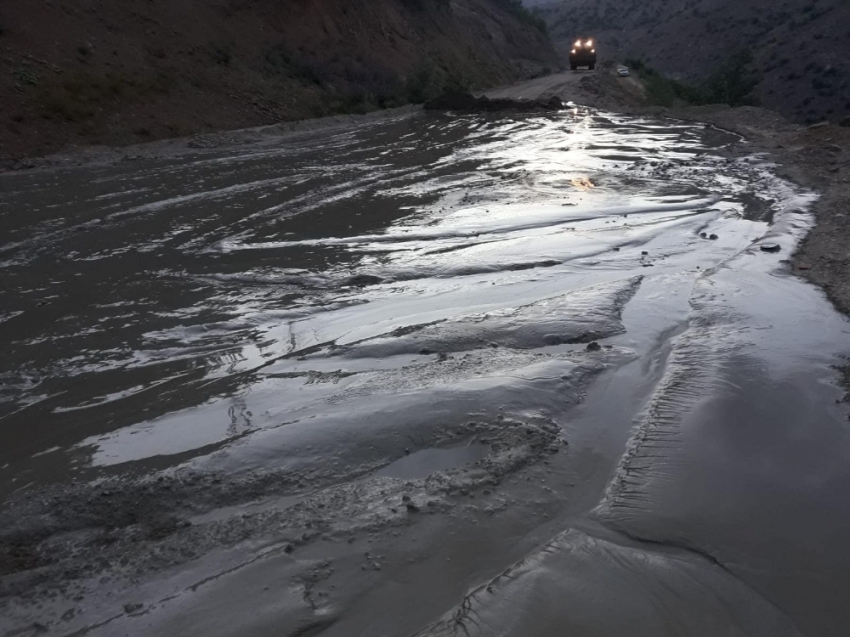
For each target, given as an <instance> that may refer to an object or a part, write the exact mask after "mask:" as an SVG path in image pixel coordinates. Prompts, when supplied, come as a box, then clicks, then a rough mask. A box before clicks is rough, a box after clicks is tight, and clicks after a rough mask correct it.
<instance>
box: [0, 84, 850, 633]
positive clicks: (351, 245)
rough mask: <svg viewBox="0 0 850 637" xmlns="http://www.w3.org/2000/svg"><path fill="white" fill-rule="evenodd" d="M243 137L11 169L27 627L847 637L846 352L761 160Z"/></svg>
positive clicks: (18, 521)
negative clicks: (801, 273)
mask: <svg viewBox="0 0 850 637" xmlns="http://www.w3.org/2000/svg"><path fill="white" fill-rule="evenodd" d="M585 78H591V79H589V80H586V79H585ZM555 81H556V82H561V83H563V86H573V84H571V83H574V82H579V83H582V82H583V83H584V87H583V88H581V90H583V91H588V93H592V91H589V90H588V86H590V87H593V86H598V84H595V80H593V79H592V76H589V75H582V74H578V75H575V76H569V77H566V78H565V77H561V78H555ZM538 84H540V83H539V82H538ZM544 88H546V87H545V86H544ZM551 88H552V87H551V85H550V86H549V87H548V89H551ZM573 88H575V87H573ZM515 90H517V91H519V92H520V93H522V95H523V96H527V97H530V96H529V95H527V94H528V93H529V90H528V87H527V86H526V87H517V88H516V89H515ZM509 96H510V95H508V97H509ZM564 97H565V98H566V99H572V100H574V101H578V100H576V99H575V96H574V95H572V96H571V95H565V96H564ZM717 113H719V114H712V112H709V111H706V112H704V113H703V114H702V116H703V117H704V118H705V119H707V118H709V117H718V118H720V117H727V118H730V119H729V120H728V121H731V118H732V116H731V115H730V114H729V113H724V112H721V111H718V112H717ZM754 113H755V111H738V112H737V113H736V114H735V115H734V117H735V118H738V121H739V122H741V125H742V126H743V125H744V124H746V123H747V121H748V120H747V119H746V118H747V117H750V116H753V117H755V115H754ZM683 115H685V114H683ZM758 121H760V120H758ZM717 123H718V125H719V126H722V127H723V128H727V129H732V128H734V126H732V125H730V124H728V123H727V124H726V125H724V124H723V123H722V122H721V121H720V120H719V119H718V120H717ZM782 126H783V125H782V124H781V122H778V123H777V125H776V129H777V131H778V132H777V133H776V134H777V135H788V136H789V137H787V139H793V137H791V136H792V135H795V134H796V135H803V136H804V137H803V138H801V139H809V138H808V137H805V136H806V135H811V134H820V133H818V132H817V131H808V132H804V133H801V132H800V131H795V130H794V129H791V128H789V129H788V130H785V129H783V128H782ZM740 130H742V132H743V129H740ZM245 135H246V137H244V138H236V139H249V140H252V141H248V142H245V143H239V142H238V141H237V142H236V143H230V141H234V140H233V138H227V137H219V138H216V139H214V140H211V143H210V144H208V145H200V146H198V147H194V148H193V147H191V146H185V147H181V148H178V149H176V150H175V149H171V150H168V152H159V151H157V152H151V153H149V154H147V155H144V154H142V153H140V155H141V156H140V157H139V158H137V159H135V160H134V161H132V162H129V161H117V162H109V161H99V162H92V163H88V164H87V165H83V166H54V167H52V168H49V169H45V170H36V171H23V172H18V173H7V174H4V175H0V180H2V186H3V190H4V192H5V193H9V194H8V196H7V197H6V198H5V199H4V201H3V202H2V206H3V208H2V209H0V212H2V217H0V218H2V222H3V224H4V225H3V236H4V238H5V239H4V241H5V242H4V243H3V245H2V246H0V255H2V260H3V261H2V265H3V270H4V286H3V288H2V289H0V294H2V308H3V314H2V316H0V320H2V322H0V329H2V330H3V338H4V342H6V343H7V344H8V347H7V350H8V353H7V356H6V358H5V359H4V360H3V362H2V367H0V374H2V378H3V380H4V383H3V393H2V395H0V399H2V402H0V407H2V412H0V418H2V420H0V423H2V427H0V476H2V483H0V484H2V489H3V490H2V493H3V496H4V505H3V508H2V511H0V573H2V588H0V596H1V597H0V604H2V607H0V626H2V629H3V632H4V634H8V635H26V634H38V633H47V634H56V635H70V634H81V633H83V634H93V635H124V634H134V635H145V634H150V635H162V634H185V635H193V634H198V635H201V634H202V635H204V636H205V637H208V636H210V635H233V634H239V635H272V634H274V635H280V634H284V635H327V636H333V635H340V636H346V637H348V636H350V635H370V636H372V635H387V636H389V635H405V634H410V635H412V634H422V635H447V634H448V635H455V634H458V635H459V634H481V635H493V634H497V635H505V636H507V635H511V636H515V637H520V636H523V637H525V636H527V635H549V634H562V633H563V632H570V631H573V632H578V633H582V634H600V635H609V634H632V635H647V636H650V635H651V636H652V637H658V636H659V635H671V636H672V635H679V634H682V633H683V632H684V633H687V634H691V635H705V636H706V637H708V636H711V637H714V636H715V635H717V634H722V633H727V632H734V631H737V632H739V633H742V634H748V635H765V636H767V635H770V636H771V637H775V636H776V635H800V634H818V635H830V634H835V635H842V634H845V633H846V631H847V627H848V626H850V616H848V610H847V609H846V608H845V606H846V605H845V603H844V599H845V598H846V592H847V591H846V581H845V580H846V572H847V570H848V568H850V551H848V549H847V547H846V541H845V538H846V536H847V533H848V532H850V517H848V513H847V512H848V511H850V507H848V506H847V504H848V503H847V497H848V496H847V494H848V493H850V488H848V487H850V470H848V467H850V446H848V443H847V441H846V439H845V438H846V436H845V435H844V431H845V428H846V415H847V414H846V412H847V407H846V405H844V404H843V403H840V402H837V401H839V399H840V398H841V397H842V396H843V391H842V390H841V389H840V388H839V387H838V385H837V383H836V375H835V372H834V369H833V367H834V366H835V365H837V364H840V362H841V360H842V356H843V355H846V354H848V353H850V334H848V326H847V321H846V319H845V318H844V317H843V316H841V315H839V314H838V313H836V312H835V311H834V310H833V309H832V307H831V305H830V304H829V302H828V300H827V299H826V298H825V297H824V295H823V294H822V293H821V292H820V291H819V290H818V289H816V288H815V287H813V286H811V285H808V284H806V283H805V282H804V281H803V280H802V279H800V278H798V277H797V276H795V273H794V271H793V270H791V269H790V267H789V264H788V263H787V262H786V261H787V259H788V258H789V257H790V255H791V254H792V253H793V251H794V250H795V248H796V245H797V244H798V242H799V240H800V239H801V237H803V236H804V235H805V233H806V231H807V230H808V229H809V228H810V226H811V224H812V216H811V213H810V210H811V209H812V206H814V205H817V202H818V201H820V202H822V201H823V198H821V199H820V200H817V198H816V194H815V193H814V192H812V191H810V190H808V189H806V188H804V187H801V186H800V185H798V184H795V183H793V182H792V181H789V180H788V179H785V178H783V177H782V176H781V175H779V174H778V173H777V168H776V167H775V166H774V165H772V164H771V163H770V158H769V157H766V156H763V155H761V154H760V153H761V152H762V151H763V150H764V149H765V148H766V146H763V145H757V144H760V143H761V142H759V141H758V139H757V138H756V137H755V136H753V135H751V138H752V139H754V140H756V141H755V142H742V140H741V139H740V138H739V137H738V136H737V135H735V134H732V133H728V132H724V131H722V130H719V129H717V128H715V127H712V126H706V125H704V124H689V123H685V122H683V121H681V120H670V119H664V113H655V114H650V113H648V112H646V111H644V112H641V113H638V114H631V115H627V114H616V113H612V112H609V111H605V110H596V109H593V108H584V107H575V108H571V109H569V110H566V111H563V112H560V113H546V114H540V113H536V114H522V113H511V114H489V115H480V114H467V115H464V116H461V117H456V116H447V115H442V114H412V115H411V114H407V115H404V116H399V117H396V118H393V119H389V120H385V121H373V122H368V121H367V122H361V125H360V126H359V127H355V128H349V129H330V130H324V131H317V132H313V133H304V134H300V135H299V136H296V137H292V136H280V135H277V134H274V133H273V134H268V135H260V134H258V133H257V132H246V133H245ZM250 135H254V136H255V137H253V138H251V137H249V136H250ZM764 135H765V138H766V139H768V140H769V139H770V137H769V135H768V133H765V134H764ZM765 143H766V142H765ZM789 149H791V147H790V146H789ZM780 150H782V149H780ZM172 151H173V152H172ZM789 156H791V153H790V151H789ZM840 157H843V155H840ZM827 172H828V169H827ZM833 174H834V173H831V172H830V173H829V175H833ZM839 174H840V173H839ZM763 246H764V247H772V246H778V248H779V252H778V253H776V252H766V251H763V250H762V249H761V248H762V247H763ZM806 249H808V248H806ZM809 272H810V271H809ZM441 615H444V618H443V619H440V617H441ZM553 626H554V627H556V628H555V629H553V628H552V627H553Z"/></svg>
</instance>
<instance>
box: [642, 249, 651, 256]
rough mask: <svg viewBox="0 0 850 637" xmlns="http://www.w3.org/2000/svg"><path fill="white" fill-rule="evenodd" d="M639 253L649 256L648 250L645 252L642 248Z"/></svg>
mask: <svg viewBox="0 0 850 637" xmlns="http://www.w3.org/2000/svg"><path fill="white" fill-rule="evenodd" d="M641 255H643V256H645V257H648V256H649V252H647V251H646V250H643V251H642V252H641Z"/></svg>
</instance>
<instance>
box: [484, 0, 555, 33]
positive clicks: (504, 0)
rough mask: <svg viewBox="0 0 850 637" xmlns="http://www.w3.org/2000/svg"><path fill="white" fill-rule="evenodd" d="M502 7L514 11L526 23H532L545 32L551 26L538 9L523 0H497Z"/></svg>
mask: <svg viewBox="0 0 850 637" xmlns="http://www.w3.org/2000/svg"><path fill="white" fill-rule="evenodd" d="M495 1H496V2H497V3H498V4H500V5H501V6H502V7H504V8H505V9H507V10H508V11H510V12H511V13H513V14H514V15H515V16H516V17H517V18H519V19H520V20H521V21H523V22H525V23H526V24H530V25H531V26H533V27H534V28H535V29H538V30H539V31H541V32H543V33H547V32H548V30H549V28H548V26H547V25H546V20H544V19H543V16H541V15H540V14H539V13H538V12H537V11H532V10H530V9H528V8H527V7H526V6H525V5H524V4H523V3H522V0H495Z"/></svg>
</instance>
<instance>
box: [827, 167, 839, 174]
mask: <svg viewBox="0 0 850 637" xmlns="http://www.w3.org/2000/svg"><path fill="white" fill-rule="evenodd" d="M829 172H831V173H838V172H841V167H840V166H832V167H831V168H829Z"/></svg>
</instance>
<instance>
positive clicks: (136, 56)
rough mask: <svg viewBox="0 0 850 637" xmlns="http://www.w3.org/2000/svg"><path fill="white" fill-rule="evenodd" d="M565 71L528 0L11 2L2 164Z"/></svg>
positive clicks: (1, 32)
mask: <svg viewBox="0 0 850 637" xmlns="http://www.w3.org/2000/svg"><path fill="white" fill-rule="evenodd" d="M556 65H557V60H556V56H555V52H554V50H553V48H552V47H551V45H550V44H549V41H548V39H547V37H546V35H545V33H544V31H543V30H541V28H540V24H539V20H536V19H535V17H534V16H533V15H531V14H530V13H528V12H527V11H526V10H525V9H524V8H523V7H522V5H521V4H520V2H519V0H121V2H114V1H110V0H74V2H65V1H63V0H3V2H2V3H0V119H2V122H0V156H22V155H35V154H42V153H46V152H51V151H55V150H59V149H61V148H66V147H68V146H70V145H76V144H97V143H110V144H112V143H119V144H120V143H131V142H138V141H144V140H149V139H155V138H162V137H168V136H177V135H185V134H190V133H195V132H202V131H208V130H217V129H228V128H239V127H245V126H254V125H261V124H268V123H274V122H277V121H281V120H285V119H298V118H304V117H311V116H321V115H326V114H332V113H356V112H364V111H367V110H371V109H374V108H379V107H390V106H396V105H401V104H405V103H408V102H411V101H413V102H419V101H423V100H425V99H426V98H428V97H430V96H432V95H434V94H435V93H437V92H439V91H440V90H441V89H442V88H444V87H446V86H452V87H464V88H475V87H486V86H492V85H495V84H499V83H503V82H507V81H511V80H514V79H517V78H519V77H522V76H527V75H531V74H534V73H540V72H541V71H543V70H545V69H546V68H547V67H554V66H556Z"/></svg>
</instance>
